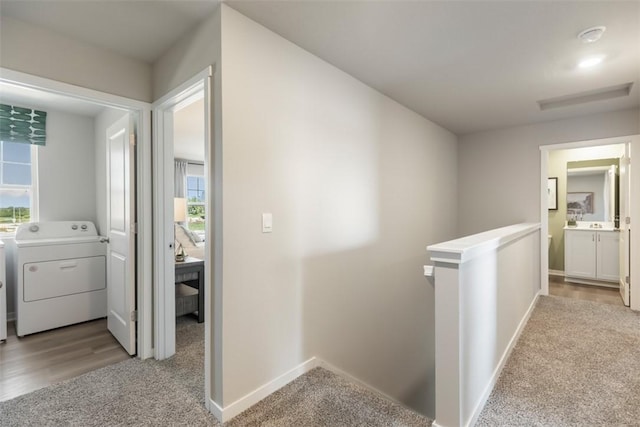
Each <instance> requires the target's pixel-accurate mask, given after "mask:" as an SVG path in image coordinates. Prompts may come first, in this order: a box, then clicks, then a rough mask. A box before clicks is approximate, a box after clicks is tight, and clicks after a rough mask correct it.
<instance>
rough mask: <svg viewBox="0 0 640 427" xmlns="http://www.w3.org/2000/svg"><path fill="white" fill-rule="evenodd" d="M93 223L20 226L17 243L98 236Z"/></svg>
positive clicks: (31, 223) (49, 223)
mask: <svg viewBox="0 0 640 427" xmlns="http://www.w3.org/2000/svg"><path fill="white" fill-rule="evenodd" d="M97 235H98V231H97V230H96V226H95V225H94V224H93V222H91V221H44V222H30V223H26V224H20V226H19V227H18V229H17V230H16V242H17V241H24V240H49V239H68V238H72V237H83V238H84V237H89V236H97Z"/></svg>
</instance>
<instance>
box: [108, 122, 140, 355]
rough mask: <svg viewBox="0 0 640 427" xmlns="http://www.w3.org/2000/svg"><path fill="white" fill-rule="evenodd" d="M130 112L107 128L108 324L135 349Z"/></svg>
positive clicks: (131, 351) (124, 343)
mask: <svg viewBox="0 0 640 427" xmlns="http://www.w3.org/2000/svg"><path fill="white" fill-rule="evenodd" d="M132 130H133V126H132V125H131V117H130V115H129V114H127V115H125V116H124V117H123V118H121V119H120V120H118V121H117V122H116V123H114V124H113V125H112V126H111V127H109V128H108V129H107V237H108V238H109V244H108V245H107V295H108V303H107V305H108V309H107V313H108V314H107V316H108V317H107V327H108V329H109V331H110V332H111V334H113V336H114V337H115V338H116V339H117V340H118V341H119V342H120V344H121V345H122V346H123V347H124V349H125V350H126V351H127V352H128V353H129V354H135V353H136V334H135V326H136V325H135V324H136V322H135V235H134V233H133V232H132V228H133V225H134V220H135V202H134V197H135V191H134V187H133V186H134V185H135V179H134V164H135V162H134V149H135V134H134V133H133V132H132Z"/></svg>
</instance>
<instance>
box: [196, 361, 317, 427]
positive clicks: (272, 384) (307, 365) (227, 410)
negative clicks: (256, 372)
mask: <svg viewBox="0 0 640 427" xmlns="http://www.w3.org/2000/svg"><path fill="white" fill-rule="evenodd" d="M317 366H318V359H316V358H315V357H312V358H311V359H309V360H307V361H306V362H303V363H301V364H300V365H298V366H296V367H295V368H293V369H291V370H289V371H287V372H285V373H284V374H282V375H280V376H279V377H277V378H275V379H273V380H271V381H269V382H268V383H266V384H264V385H262V386H260V387H258V388H257V389H255V390H253V391H252V392H250V393H248V394H246V395H245V396H243V397H241V398H240V399H238V400H236V401H235V402H233V403H231V404H229V405H228V406H225V407H224V408H223V407H221V406H220V405H218V404H217V403H216V402H214V401H213V400H209V402H207V409H208V410H209V412H211V413H212V414H213V415H214V416H215V417H216V418H217V419H218V421H220V422H223V423H224V422H227V421H229V420H230V419H232V418H233V417H235V416H236V415H238V414H240V413H241V412H243V411H245V410H247V409H249V408H250V407H252V406H253V405H255V404H256V403H258V402H260V401H261V400H262V399H264V398H265V397H267V396H269V395H270V394H271V393H274V392H276V391H278V390H279V389H281V388H282V387H284V386H285V385H287V384H289V383H290V382H291V381H293V380H295V379H296V378H298V377H299V376H300V375H303V374H305V373H307V372H309V371H310V370H312V369H313V368H315V367H317Z"/></svg>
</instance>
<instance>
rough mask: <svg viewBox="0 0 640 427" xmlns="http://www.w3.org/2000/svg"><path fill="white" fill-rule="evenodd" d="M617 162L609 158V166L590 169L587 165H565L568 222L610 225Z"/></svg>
mask: <svg viewBox="0 0 640 427" xmlns="http://www.w3.org/2000/svg"><path fill="white" fill-rule="evenodd" d="M617 162H618V159H611V163H612V164H608V165H599V166H590V165H589V164H590V162H569V163H568V164H567V197H566V200H567V220H568V221H599V222H614V218H615V215H616V206H617V199H618V195H617V191H618V190H617V188H618V185H617V173H618V167H617V164H615V163H617ZM600 163H603V162H600ZM604 163H606V162H604Z"/></svg>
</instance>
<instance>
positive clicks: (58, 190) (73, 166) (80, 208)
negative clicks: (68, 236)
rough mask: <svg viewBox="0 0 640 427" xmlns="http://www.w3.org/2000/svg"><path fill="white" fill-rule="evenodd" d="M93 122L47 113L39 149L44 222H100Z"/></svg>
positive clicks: (51, 112) (40, 213)
mask: <svg viewBox="0 0 640 427" xmlns="http://www.w3.org/2000/svg"><path fill="white" fill-rule="evenodd" d="M93 135H94V131H93V118H91V117H85V116H79V115H75V114H69V113H61V112H56V111H47V145H46V146H45V147H38V185H39V220H40V221H72V220H87V221H93V222H95V221H96V195H95V188H96V184H95V182H96V181H95V170H94V166H95V144H94V137H93Z"/></svg>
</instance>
